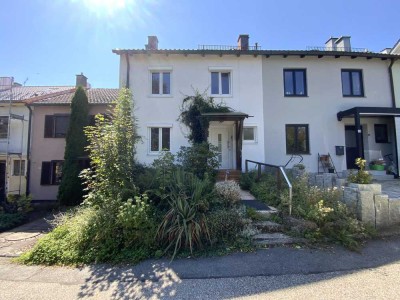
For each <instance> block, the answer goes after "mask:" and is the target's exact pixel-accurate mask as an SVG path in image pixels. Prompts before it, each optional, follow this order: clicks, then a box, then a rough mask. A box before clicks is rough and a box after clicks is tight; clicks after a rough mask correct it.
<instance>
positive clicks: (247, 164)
mask: <svg viewBox="0 0 400 300" xmlns="http://www.w3.org/2000/svg"><path fill="white" fill-rule="evenodd" d="M244 166H245V168H244V169H245V171H246V173H248V172H249V161H248V160H247V159H246V160H245V162H244Z"/></svg>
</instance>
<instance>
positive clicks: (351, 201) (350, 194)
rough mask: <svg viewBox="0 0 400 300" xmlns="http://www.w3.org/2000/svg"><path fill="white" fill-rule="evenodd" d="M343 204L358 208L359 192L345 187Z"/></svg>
mask: <svg viewBox="0 0 400 300" xmlns="http://www.w3.org/2000/svg"><path fill="white" fill-rule="evenodd" d="M343 202H344V203H346V205H347V206H349V207H352V206H357V202H358V190H357V189H355V188H351V187H347V186H346V187H344V189H343Z"/></svg>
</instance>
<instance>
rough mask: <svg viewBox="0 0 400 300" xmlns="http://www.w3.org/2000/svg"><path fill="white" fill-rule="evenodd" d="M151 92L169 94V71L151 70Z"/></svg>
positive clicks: (153, 93)
mask: <svg viewBox="0 0 400 300" xmlns="http://www.w3.org/2000/svg"><path fill="white" fill-rule="evenodd" d="M151 94H152V95H171V72H151Z"/></svg>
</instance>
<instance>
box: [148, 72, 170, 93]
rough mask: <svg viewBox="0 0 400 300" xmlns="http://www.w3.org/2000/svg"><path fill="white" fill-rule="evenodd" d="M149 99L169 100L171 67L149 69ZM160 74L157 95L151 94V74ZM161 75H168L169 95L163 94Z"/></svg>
mask: <svg viewBox="0 0 400 300" xmlns="http://www.w3.org/2000/svg"><path fill="white" fill-rule="evenodd" d="M148 70H149V97H153V98H170V97H172V68H171V67H150V68H149V69H148ZM154 73H159V74H160V82H159V91H160V93H159V94H153V74H154ZM163 73H169V94H163V76H162V74H163Z"/></svg>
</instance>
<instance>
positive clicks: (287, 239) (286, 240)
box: [252, 232, 307, 246]
mask: <svg viewBox="0 0 400 300" xmlns="http://www.w3.org/2000/svg"><path fill="white" fill-rule="evenodd" d="M252 239H253V243H254V244H255V245H258V246H277V245H290V244H300V243H305V242H306V241H307V240H306V239H304V238H294V237H291V236H288V235H286V234H283V233H277V232H275V233H261V234H256V235H254V236H253V238H252Z"/></svg>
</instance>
